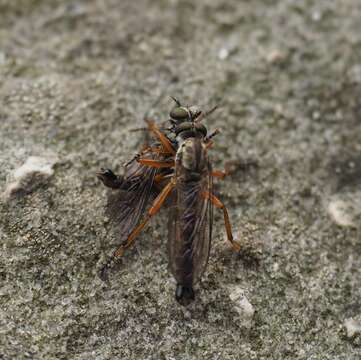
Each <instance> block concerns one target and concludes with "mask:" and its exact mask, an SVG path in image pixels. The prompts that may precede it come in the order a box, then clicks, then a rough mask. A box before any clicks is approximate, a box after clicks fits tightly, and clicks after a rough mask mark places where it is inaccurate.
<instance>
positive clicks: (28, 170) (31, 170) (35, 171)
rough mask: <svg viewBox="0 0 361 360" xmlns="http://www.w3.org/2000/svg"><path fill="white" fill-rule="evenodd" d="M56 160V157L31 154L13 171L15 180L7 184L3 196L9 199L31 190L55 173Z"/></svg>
mask: <svg viewBox="0 0 361 360" xmlns="http://www.w3.org/2000/svg"><path fill="white" fill-rule="evenodd" d="M56 162H57V160H56V158H55V157H48V158H43V157H39V156H30V157H29V158H28V159H27V160H26V161H25V163H24V164H23V165H21V166H20V167H19V168H18V169H16V170H15V171H14V172H13V174H12V178H13V181H12V182H10V183H9V184H8V185H7V187H6V189H5V191H4V192H3V194H2V195H3V197H4V198H7V199H9V198H11V197H12V196H14V195H16V194H19V193H20V192H25V193H27V192H30V191H31V190H32V189H33V188H34V187H35V186H37V185H39V184H40V183H43V182H44V180H46V179H48V178H49V177H51V176H52V175H53V173H54V170H53V166H54V165H55V163H56Z"/></svg>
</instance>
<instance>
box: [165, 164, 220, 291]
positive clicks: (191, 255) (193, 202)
mask: <svg viewBox="0 0 361 360" xmlns="http://www.w3.org/2000/svg"><path fill="white" fill-rule="evenodd" d="M209 169H210V165H209ZM210 173H211V172H210V171H209V174H210ZM206 191H210V192H211V191H212V178H211V176H210V175H209V176H207V177H205V178H204V179H201V181H196V182H193V183H190V182H187V183H179V184H177V185H176V188H175V191H174V196H173V198H172V207H171V211H170V217H169V229H168V236H169V238H168V253H169V263H170V268H171V271H172V273H173V275H174V277H175V279H176V280H177V282H178V283H179V284H183V285H193V284H194V283H196V282H197V281H198V280H199V279H200V277H201V276H202V274H203V272H204V271H205V269H206V266H207V263H208V258H209V251H210V246H211V237H212V223H213V206H212V203H211V201H209V200H208V199H206V198H205V197H204V195H203V194H204V192H206Z"/></svg>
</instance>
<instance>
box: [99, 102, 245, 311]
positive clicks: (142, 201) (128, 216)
mask: <svg viewBox="0 0 361 360" xmlns="http://www.w3.org/2000/svg"><path fill="white" fill-rule="evenodd" d="M174 100H175V102H176V103H177V106H176V107H175V108H174V109H173V110H172V111H171V112H170V120H169V121H170V123H171V126H170V127H169V128H167V129H164V130H160V129H159V128H158V127H157V126H156V125H155V124H154V123H153V122H151V121H148V128H149V131H150V132H151V133H152V134H153V136H154V137H155V138H156V141H155V142H154V143H153V144H151V146H148V147H146V148H144V149H143V150H142V151H141V152H140V153H139V154H137V155H136V156H135V157H134V158H133V159H132V160H131V161H129V162H128V163H127V167H126V171H125V174H124V175H123V176H116V175H114V174H113V172H112V171H111V170H104V169H102V171H100V172H99V173H97V176H98V178H99V179H100V180H102V182H103V183H104V185H106V186H107V187H110V188H112V189H117V192H116V193H115V195H114V196H113V197H111V198H110V201H109V204H108V213H109V214H110V217H111V218H112V219H113V220H115V222H116V223H117V224H118V226H119V227H120V233H121V237H122V239H121V240H122V243H121V245H120V247H119V248H118V249H117V250H116V251H115V252H114V255H113V258H112V259H115V258H117V257H120V256H122V255H123V253H124V251H125V250H126V249H127V248H129V247H130V246H131V245H132V244H133V242H134V240H135V238H136V237H137V236H138V234H139V233H140V232H141V231H142V229H143V228H144V227H145V225H146V224H147V223H148V222H149V220H150V219H151V218H152V217H153V216H154V215H155V214H156V213H157V212H158V211H159V209H160V208H161V206H162V205H163V204H164V203H165V201H166V199H167V198H169V199H170V203H171V205H170V217H169V224H168V255H169V264H170V269H171V271H172V273H173V276H174V277H175V279H176V281H177V288H176V292H175V296H176V299H177V300H178V301H179V302H180V303H182V304H187V303H189V302H190V301H192V300H193V299H194V290H193V286H194V284H195V283H197V281H199V279H200V278H201V276H202V274H203V273H204V271H205V268H206V266H207V263H208V257H209V251H210V246H211V238H212V223H213V207H214V206H215V207H216V208H219V209H221V210H222V211H223V215H224V221H225V227H226V232H227V238H228V240H229V242H230V244H231V246H232V248H233V250H234V251H236V252H238V251H239V250H240V245H239V244H238V243H237V242H236V241H234V240H233V236H232V230H231V225H230V221H229V217H228V212H227V210H226V208H225V207H224V205H223V204H222V203H221V201H220V200H219V199H218V198H217V197H215V196H214V195H213V177H218V178H223V177H225V176H226V175H227V172H225V171H219V170H214V171H213V170H212V167H211V163H210V161H209V158H208V149H209V148H210V147H211V146H212V143H213V141H212V140H211V139H212V138H213V137H214V136H215V135H216V134H217V133H218V130H216V131H214V132H212V133H210V134H208V132H207V129H206V127H205V126H204V125H203V124H201V121H202V120H203V119H204V118H205V117H206V116H208V115H209V114H210V113H211V112H213V111H214V110H215V108H213V109H212V110H211V111H209V112H201V111H199V110H197V109H196V108H195V107H183V106H182V105H181V104H180V103H179V101H178V100H176V99H174ZM149 204H150V207H149V209H148V210H147V205H149ZM111 261H112V260H110V261H109V262H108V263H107V264H106V265H105V266H104V267H103V269H102V276H103V277H104V276H106V271H107V270H108V268H109V267H110V264H111Z"/></svg>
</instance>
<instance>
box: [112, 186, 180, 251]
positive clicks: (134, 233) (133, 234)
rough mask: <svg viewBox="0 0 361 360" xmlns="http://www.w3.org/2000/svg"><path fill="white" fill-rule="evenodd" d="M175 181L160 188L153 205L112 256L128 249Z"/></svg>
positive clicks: (156, 210)
mask: <svg viewBox="0 0 361 360" xmlns="http://www.w3.org/2000/svg"><path fill="white" fill-rule="evenodd" d="M174 186H175V183H174V182H173V181H170V182H169V183H168V184H167V185H166V186H165V187H164V189H163V190H162V192H161V193H160V194H159V195H158V196H157V198H156V199H155V200H154V202H153V205H152V206H151V208H150V209H149V210H148V213H147V215H146V217H145V219H144V220H143V221H142V222H141V223H140V224H139V225H138V226H137V227H136V228H135V229H134V230H133V231H132V232H131V233H130V234H129V236H128V238H127V240H126V241H125V242H124V244H122V245H121V246H120V247H119V248H118V249H117V250H116V251H115V252H114V257H119V256H122V255H123V254H124V251H125V250H126V249H128V248H129V247H130V246H131V245H132V244H133V242H134V240H135V238H136V237H137V236H138V235H139V233H140V232H141V231H142V230H143V228H144V227H145V225H147V223H148V222H149V220H150V219H151V218H152V217H153V216H154V215H155V214H156V213H157V212H158V211H159V209H160V208H161V206H162V205H163V203H164V201H165V199H166V198H167V196H168V195H169V194H170V192H171V191H172V189H173V188H174Z"/></svg>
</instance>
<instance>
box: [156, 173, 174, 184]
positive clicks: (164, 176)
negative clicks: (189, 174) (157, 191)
mask: <svg viewBox="0 0 361 360" xmlns="http://www.w3.org/2000/svg"><path fill="white" fill-rule="evenodd" d="M172 176H173V174H157V175H156V176H155V177H154V181H155V183H157V184H159V183H161V182H162V181H164V180H165V179H168V178H170V177H172Z"/></svg>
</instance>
